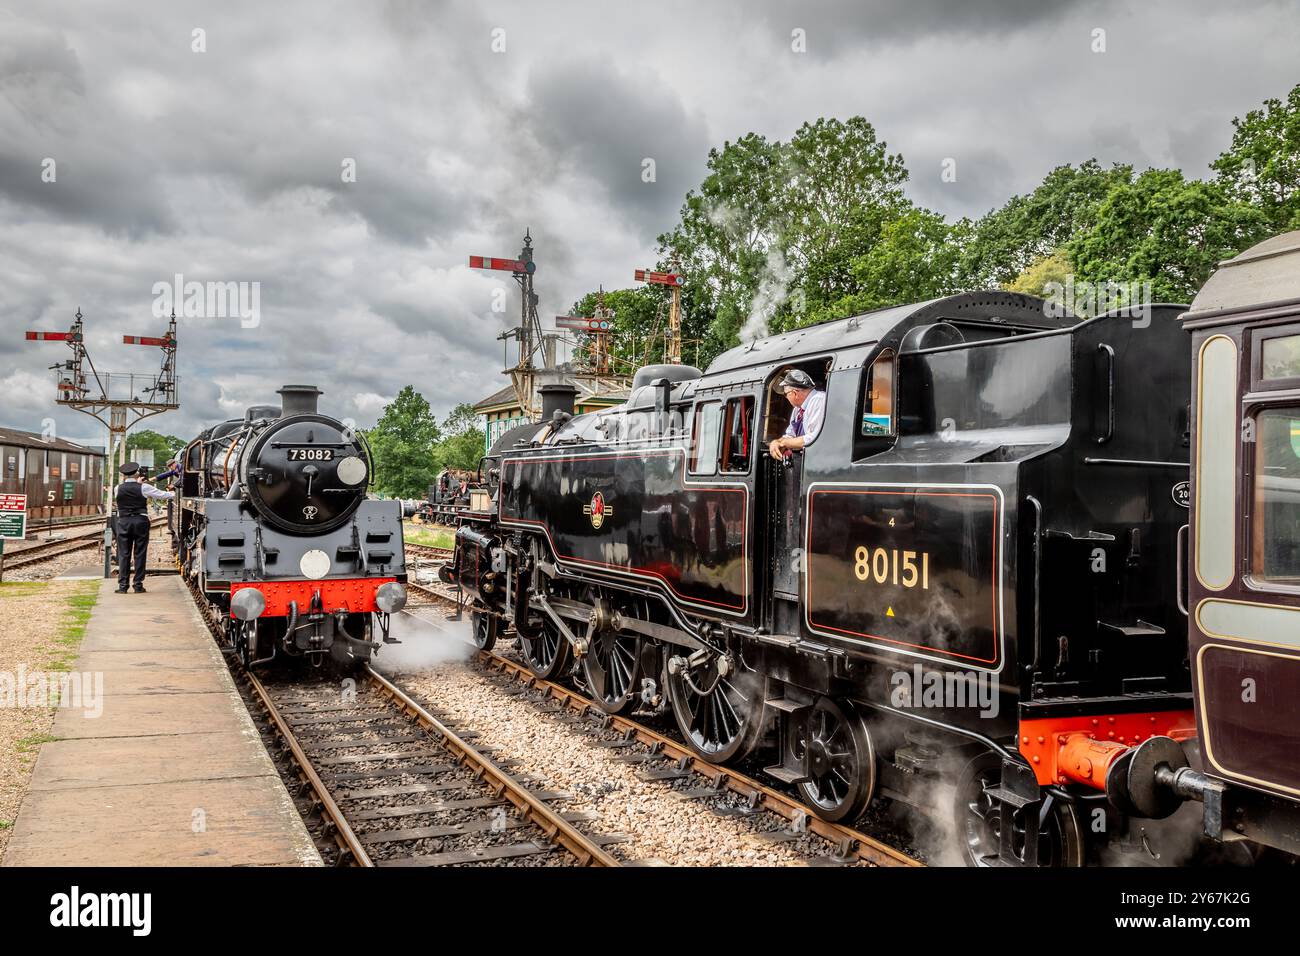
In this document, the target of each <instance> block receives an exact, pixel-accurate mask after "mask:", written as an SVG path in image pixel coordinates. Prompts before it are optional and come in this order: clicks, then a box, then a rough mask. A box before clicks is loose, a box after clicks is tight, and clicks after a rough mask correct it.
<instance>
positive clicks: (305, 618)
mask: <svg viewBox="0 0 1300 956" xmlns="http://www.w3.org/2000/svg"><path fill="white" fill-rule="evenodd" d="M277 394H278V395H279V396H280V398H281V401H282V405H281V406H275V405H255V406H253V407H251V408H249V409H248V410H247V411H246V412H245V414H244V417H243V418H242V419H232V420H230V421H226V422H222V423H221V424H219V425H215V426H213V427H212V428H209V429H207V430H206V431H204V432H203V433H201V434H200V435H199V436H198V437H197V438H195V439H194V440H193V441H191V442H190V443H189V444H188V445H187V446H186V448H185V451H184V452H183V454H182V457H181V463H182V472H181V477H180V482H179V489H178V490H179V494H178V495H177V505H178V508H177V512H176V513H177V516H178V519H179V520H178V522H177V528H176V545H177V560H178V563H179V566H180V569H181V573H182V574H183V575H184V576H185V577H186V579H187V580H189V581H191V582H193V584H194V585H195V587H196V588H197V590H198V591H199V592H200V593H202V594H203V596H204V598H205V599H206V600H207V601H208V602H209V603H210V604H211V605H212V606H214V607H215V608H216V609H217V610H218V611H219V612H220V613H221V615H222V618H223V620H224V621H225V638H226V640H227V641H228V642H229V644H230V645H231V646H232V647H234V648H235V649H236V651H237V652H238V654H239V657H240V659H241V660H242V661H243V663H244V664H245V665H246V666H254V665H262V664H269V663H270V662H271V661H273V660H275V659H276V658H277V657H280V658H291V659H294V658H296V659H300V660H305V661H307V662H310V663H313V664H324V663H326V662H329V663H331V664H332V665H333V666H335V667H337V668H338V669H341V670H346V669H347V668H348V667H350V666H352V665H355V664H356V663H357V662H361V661H366V660H368V659H369V658H370V657H371V655H373V654H374V653H375V652H376V651H377V650H378V649H379V648H380V647H381V645H382V644H383V643H385V642H390V643H394V642H395V640H394V639H393V638H391V637H390V634H389V619H390V615H392V614H395V613H397V612H398V611H400V610H401V609H402V608H403V607H405V605H406V599H407V595H406V587H405V582H406V557H405V550H404V547H403V539H402V514H401V504H400V503H399V502H397V501H375V500H371V499H369V498H368V497H367V494H366V491H367V488H368V487H369V484H370V481H371V479H372V476H373V472H374V463H373V460H372V458H371V454H370V449H369V447H368V445H367V444H366V442H365V439H364V437H363V436H362V435H361V434H359V433H357V432H354V431H353V430H352V429H351V428H349V427H347V426H346V425H344V424H343V423H342V422H340V421H339V420H338V419H335V418H330V417H328V416H326V415H322V414H320V413H319V411H318V409H317V403H318V399H319V396H320V395H321V394H322V393H321V392H320V391H319V390H318V389H317V388H315V387H314V386H310V385H286V386H285V387H284V388H282V389H280V390H279V392H278V393H277Z"/></svg>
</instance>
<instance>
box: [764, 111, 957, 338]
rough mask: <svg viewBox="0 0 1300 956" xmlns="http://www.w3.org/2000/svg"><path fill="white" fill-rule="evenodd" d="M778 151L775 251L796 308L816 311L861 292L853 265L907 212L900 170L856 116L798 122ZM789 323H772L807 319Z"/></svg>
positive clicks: (903, 174)
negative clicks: (788, 272)
mask: <svg viewBox="0 0 1300 956" xmlns="http://www.w3.org/2000/svg"><path fill="white" fill-rule="evenodd" d="M782 153H783V159H784V164H783V166H782V172H783V173H784V180H783V182H782V183H781V190H780V193H779V195H780V207H781V210H782V214H783V215H782V219H783V225H784V235H783V236H782V253H783V255H784V257H785V260H786V262H787V263H788V264H789V266H790V268H791V269H792V270H793V272H794V274H795V278H794V280H793V285H794V286H795V287H796V288H798V289H799V290H800V292H801V293H802V299H803V303H802V304H803V307H804V308H805V309H806V310H807V311H808V312H809V313H816V312H818V311H819V310H821V309H822V308H823V307H824V306H826V305H828V304H830V303H832V302H835V301H837V300H839V299H842V298H844V297H845V296H848V295H851V294H853V293H855V292H857V291H859V290H860V288H861V284H862V278H861V275H860V272H861V269H862V263H861V261H860V260H861V259H862V257H863V256H864V255H865V254H867V253H869V252H870V250H871V249H873V248H874V247H875V246H876V244H877V243H879V242H880V241H881V239H882V237H883V236H884V234H885V231H886V229H888V228H889V226H890V224H891V223H895V222H897V221H898V219H899V217H900V216H902V215H906V214H908V213H909V212H911V211H912V204H911V203H910V202H908V200H907V199H906V198H905V197H904V195H903V184H904V183H905V182H906V181H907V168H906V167H905V166H904V164H903V158H902V156H900V155H898V154H896V153H895V154H890V153H889V152H887V150H886V145H885V143H883V142H881V141H880V140H878V139H877V138H876V131H875V128H874V127H873V126H872V125H871V124H870V123H868V122H867V121H866V120H865V119H863V118H862V117H861V116H854V117H852V118H851V119H849V120H847V121H843V122H841V121H840V120H836V119H819V120H817V121H816V122H814V123H805V124H804V125H803V126H801V127H799V129H798V130H797V131H796V132H795V134H794V136H793V137H791V139H790V142H789V143H788V144H786V145H785V146H784V147H783V149H782ZM934 218H935V219H937V221H938V222H939V223H942V221H943V220H942V218H941V217H934ZM917 221H918V220H913V222H914V223H915V222H917ZM784 314H785V315H790V313H789V312H786V313H784ZM792 318H794V321H793V322H791V323H779V324H802V322H804V321H806V318H803V317H797V316H793V317H792Z"/></svg>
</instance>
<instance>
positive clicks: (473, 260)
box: [469, 256, 537, 274]
mask: <svg viewBox="0 0 1300 956" xmlns="http://www.w3.org/2000/svg"><path fill="white" fill-rule="evenodd" d="M469 267H470V268H471V269H495V270H497V271H498V272H527V273H529V274H531V273H533V272H534V271H536V269H537V265H536V264H535V263H532V262H525V261H524V260H522V259H496V258H493V257H492V256H470V257H469Z"/></svg>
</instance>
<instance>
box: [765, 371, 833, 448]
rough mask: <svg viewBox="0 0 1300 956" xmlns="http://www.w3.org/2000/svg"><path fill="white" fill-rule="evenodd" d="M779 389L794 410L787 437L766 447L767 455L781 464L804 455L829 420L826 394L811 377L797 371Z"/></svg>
mask: <svg viewBox="0 0 1300 956" xmlns="http://www.w3.org/2000/svg"><path fill="white" fill-rule="evenodd" d="M777 388H778V389H779V390H780V392H781V393H782V394H783V395H784V396H785V397H786V398H787V399H789V401H790V404H791V405H793V406H794V414H792V415H791V416H790V424H789V425H787V426H786V429H785V434H784V435H782V436H781V437H780V438H776V439H773V440H772V443H771V444H770V445H768V446H767V450H768V453H769V454H770V455H771V456H772V457H773V458H775V459H776V460H777V461H782V460H784V459H786V458H788V457H790V455H791V454H793V453H794V452H796V451H802V450H803V449H804V448H805V447H806V446H807V445H809V444H811V443H812V442H813V440H814V439H816V437H817V434H818V432H820V431H821V430H822V420H823V419H824V418H825V417H826V393H825V392H824V391H822V390H821V389H819V388H817V387H816V385H815V383H814V382H813V380H812V376H811V375H809V374H808V373H807V372H805V371H803V370H802V369H797V368H792V369H791V370H790V371H788V372H786V373H785V377H784V378H782V379H781V381H780V383H779V384H778V385H777Z"/></svg>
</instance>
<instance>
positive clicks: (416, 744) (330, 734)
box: [191, 586, 625, 867]
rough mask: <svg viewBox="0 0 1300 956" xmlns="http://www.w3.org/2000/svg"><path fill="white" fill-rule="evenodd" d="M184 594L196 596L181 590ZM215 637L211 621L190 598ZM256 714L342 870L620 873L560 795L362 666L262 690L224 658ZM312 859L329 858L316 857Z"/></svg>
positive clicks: (589, 818) (587, 817) (288, 679)
mask: <svg viewBox="0 0 1300 956" xmlns="http://www.w3.org/2000/svg"><path fill="white" fill-rule="evenodd" d="M191 594H194V590H193V587H192V586H191ZM195 597H196V604H197V605H198V608H199V612H200V615H201V616H202V617H203V619H204V622H205V623H206V624H207V626H208V629H209V631H211V632H212V635H213V638H214V639H215V640H218V642H219V638H220V634H221V622H220V621H219V620H218V619H217V618H216V616H215V615H214V613H213V612H212V611H211V610H210V609H209V608H208V607H207V605H206V604H205V603H204V602H202V601H201V600H198V596H197V595H195ZM230 660H231V667H232V670H233V671H234V672H235V673H236V676H237V678H238V679H239V680H241V681H242V682H243V683H244V684H245V685H246V686H247V687H248V690H249V693H250V695H251V700H252V701H254V702H255V703H256V706H257V707H259V708H260V709H261V711H262V712H263V714H264V715H265V717H266V721H265V724H264V731H263V732H264V734H265V735H266V736H267V737H268V738H269V741H268V743H269V745H270V746H269V749H272V750H273V751H275V752H277V753H276V754H275V755H277V756H278V757H279V758H280V759H281V760H282V761H288V763H289V765H290V767H291V768H292V769H291V770H290V773H291V774H292V775H293V776H294V777H296V779H297V782H298V791H299V792H298V796H300V797H302V798H305V799H306V801H307V811H306V813H305V815H306V816H307V817H308V819H309V822H310V821H311V818H312V817H316V818H317V820H318V823H319V828H320V831H321V833H322V834H323V836H324V838H325V840H324V841H322V842H325V843H326V845H327V846H328V845H330V844H332V845H333V847H334V850H335V852H334V853H333V855H332V859H330V860H328V862H332V863H335V864H337V865H341V866H363V867H368V866H416V867H419V866H429V867H436V866H452V865H506V866H510V865H516V866H517V865H524V866H529V865H531V866H536V865H547V866H554V865H569V866H620V865H622V864H621V863H620V861H619V860H618V859H617V858H615V857H614V856H612V855H611V854H610V853H609V852H608V851H607V850H605V847H606V846H608V845H610V844H613V843H617V842H621V841H622V840H623V839H625V838H624V837H622V836H619V835H602V834H597V833H591V832H587V831H588V830H589V829H590V825H591V824H594V823H595V822H597V821H596V817H595V815H594V814H592V813H589V812H586V811H581V810H577V811H564V810H560V809H557V808H556V805H557V804H562V803H564V802H566V801H567V800H568V799H570V795H569V794H565V793H553V792H547V791H541V790H535V789H533V787H532V786H530V784H531V783H532V781H530V780H529V779H527V778H523V777H518V776H516V775H514V774H512V773H511V772H510V762H509V761H507V760H502V761H499V762H498V761H496V760H494V759H493V758H492V757H491V756H490V753H489V752H488V750H487V749H486V748H483V749H479V748H476V747H475V746H474V745H473V744H472V743H470V740H471V739H472V738H473V737H474V736H475V735H474V733H473V731H472V730H467V729H465V728H462V727H459V726H457V725H456V724H455V723H454V722H452V721H447V720H444V719H443V715H440V714H438V713H437V712H435V711H434V710H432V709H430V708H428V707H426V706H424V705H423V704H421V703H420V702H418V701H416V700H415V699H414V698H412V697H411V696H410V695H408V694H407V693H406V692H405V691H403V690H402V689H401V688H400V687H398V686H397V685H396V684H394V683H393V682H392V681H390V680H388V678H386V677H384V676H383V675H382V674H379V673H377V672H376V671H374V670H372V669H371V668H370V667H368V666H367V667H363V668H362V669H361V670H360V671H359V672H358V673H357V675H356V676H355V677H354V678H350V679H346V680H344V681H338V680H329V679H324V678H309V679H303V678H302V676H301V674H296V675H295V674H293V673H289V674H282V675H280V677H279V679H278V680H271V679H268V680H266V681H264V680H263V679H262V678H261V677H259V676H258V675H257V674H255V673H253V672H251V671H248V670H245V669H243V668H241V667H240V666H239V665H238V663H237V662H235V660H234V658H233V656H232V657H231V658H230ZM322 855H327V854H326V853H324V852H323V854H322Z"/></svg>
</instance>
